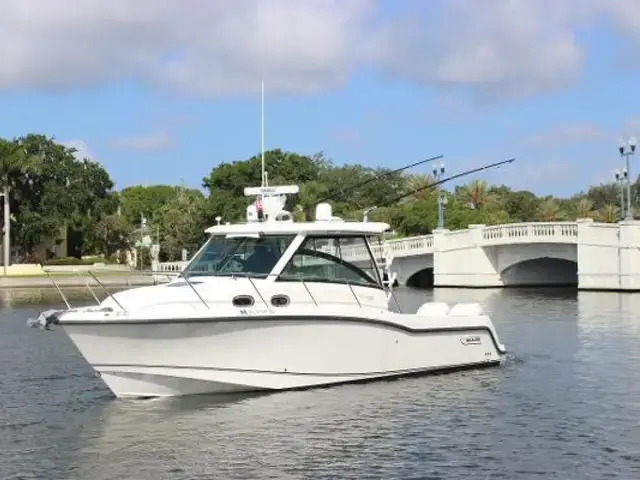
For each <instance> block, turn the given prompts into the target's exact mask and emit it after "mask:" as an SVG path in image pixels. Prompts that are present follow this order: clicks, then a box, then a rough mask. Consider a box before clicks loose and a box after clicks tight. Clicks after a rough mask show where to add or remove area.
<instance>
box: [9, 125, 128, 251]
mask: <svg viewBox="0 0 640 480" xmlns="http://www.w3.org/2000/svg"><path fill="white" fill-rule="evenodd" d="M1 149H2V152H3V153H2V154H1V155H2V158H3V159H4V160H2V165H1V166H0V168H2V169H3V170H2V171H3V172H4V174H5V175H4V177H5V179H8V182H9V183H10V184H11V189H12V193H13V194H12V195H11V210H12V212H13V214H14V216H15V218H16V228H15V229H14V235H15V237H14V241H15V243H17V245H18V246H19V247H21V248H22V250H23V251H24V252H25V254H27V255H31V254H32V253H33V250H34V248H35V247H36V246H37V245H38V244H40V242H41V241H42V240H43V239H44V238H46V237H51V238H52V239H53V241H54V243H57V244H59V243H61V241H62V239H64V238H65V237H67V236H68V235H67V233H68V230H69V229H72V230H76V231H80V232H85V231H87V230H88V229H90V228H92V226H93V225H94V224H95V223H96V221H98V220H99V219H100V218H101V216H103V215H107V214H109V213H111V212H112V211H113V209H114V208H115V207H116V201H115V199H116V196H115V192H113V186H114V185H113V182H112V181H111V178H110V177H109V174H108V173H107V172H106V170H104V168H103V167H102V166H101V165H100V164H98V163H96V162H92V161H90V160H88V159H83V160H77V159H76V157H75V150H74V149H71V148H68V147H65V146H63V145H60V144H58V143H56V142H55V140H54V139H53V138H49V137H46V136H44V135H36V134H29V135H26V136H24V137H20V138H17V139H14V140H11V141H7V140H3V141H2V146H1ZM12 158H13V160H10V159H12ZM7 159H9V160H7ZM81 237H82V235H81ZM80 243H82V241H81V242H80ZM82 247H83V245H82V244H81V245H78V248H76V249H74V250H76V251H77V252H78V253H81V252H82Z"/></svg>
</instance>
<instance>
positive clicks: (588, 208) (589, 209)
mask: <svg viewBox="0 0 640 480" xmlns="http://www.w3.org/2000/svg"><path fill="white" fill-rule="evenodd" d="M576 211H577V214H578V218H592V217H593V215H594V213H595V212H594V211H593V202H592V201H591V200H589V199H588V198H581V199H580V201H579V202H578V204H577V205H576Z"/></svg>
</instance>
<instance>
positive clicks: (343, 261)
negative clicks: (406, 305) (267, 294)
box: [278, 237, 380, 287]
mask: <svg viewBox="0 0 640 480" xmlns="http://www.w3.org/2000/svg"><path fill="white" fill-rule="evenodd" d="M351 258H353V259H354V262H352V261H351ZM278 280H283V281H300V280H304V281H308V282H330V283H347V282H348V283H350V284H352V285H362V286H368V287H380V281H379V278H378V274H377V272H376V268H375V264H374V262H373V259H372V258H371V256H370V254H369V251H368V249H367V245H366V243H365V239H364V237H348V238H347V237H307V239H306V240H305V241H304V243H303V244H302V245H301V246H300V248H299V249H298V250H297V251H296V253H295V254H294V255H293V257H292V258H291V260H290V261H289V263H288V264H287V265H286V267H285V268H284V269H283V270H282V273H281V274H280V276H279V277H278Z"/></svg>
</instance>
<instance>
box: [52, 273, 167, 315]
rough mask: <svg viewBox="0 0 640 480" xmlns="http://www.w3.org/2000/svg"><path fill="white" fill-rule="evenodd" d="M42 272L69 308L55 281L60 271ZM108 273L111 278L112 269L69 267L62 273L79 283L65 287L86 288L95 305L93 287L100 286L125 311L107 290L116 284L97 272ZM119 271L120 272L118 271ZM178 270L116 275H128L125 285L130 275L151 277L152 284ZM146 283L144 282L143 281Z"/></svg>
mask: <svg viewBox="0 0 640 480" xmlns="http://www.w3.org/2000/svg"><path fill="white" fill-rule="evenodd" d="M43 270H44V273H45V274H46V275H47V277H48V278H49V280H50V281H51V283H52V284H53V286H54V288H55V289H56V291H57V292H58V294H59V295H60V297H61V298H62V301H63V302H64V304H65V306H66V307H67V309H68V310H71V308H72V307H71V302H70V301H69V297H68V296H67V295H66V294H65V293H64V291H63V286H62V285H60V283H59V282H58V281H56V278H55V277H56V275H55V274H56V273H60V271H59V270H52V269H48V268H44V269H43ZM101 272H102V273H107V272H108V273H109V277H110V278H112V277H113V276H114V275H113V270H108V269H100V268H97V269H69V270H65V271H64V274H65V276H67V277H68V275H69V274H72V275H74V276H75V277H77V278H78V280H79V281H80V282H81V283H79V284H78V283H77V282H74V283H73V284H72V285H65V286H64V288H65V289H67V288H68V289H77V288H78V287H82V288H86V289H87V290H88V291H89V293H90V294H91V297H92V298H93V299H94V300H95V302H96V305H100V298H98V295H97V294H96V291H95V289H94V288H95V287H100V289H101V290H102V291H103V292H104V293H105V294H106V295H107V297H109V298H111V300H112V301H113V302H114V303H115V304H116V305H117V306H118V307H119V308H120V309H121V310H122V311H123V312H126V311H127V310H126V308H124V306H123V305H122V304H121V303H120V302H118V300H117V299H116V298H115V297H114V296H113V294H112V293H111V292H110V291H109V288H108V286H112V287H114V286H116V285H109V284H105V283H104V282H103V281H101V280H100V278H99V274H100V273H101ZM118 273H120V272H118ZM179 273H180V272H164V271H163V272H159V271H156V270H131V271H127V272H126V274H124V275H118V277H119V278H122V277H128V278H127V282H126V285H129V286H130V285H132V284H133V282H132V281H131V277H149V276H150V277H153V282H152V283H153V284H158V283H168V282H169V281H170V280H171V278H172V277H175V276H177V275H178V274H179ZM90 281H93V285H91V283H90ZM145 284H146V283H145ZM122 285H123V284H122V283H118V284H117V286H118V287H119V286H122Z"/></svg>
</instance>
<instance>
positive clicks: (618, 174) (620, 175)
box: [613, 168, 627, 218]
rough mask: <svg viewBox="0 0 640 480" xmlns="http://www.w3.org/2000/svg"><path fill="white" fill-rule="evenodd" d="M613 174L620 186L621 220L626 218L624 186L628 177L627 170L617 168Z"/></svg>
mask: <svg viewBox="0 0 640 480" xmlns="http://www.w3.org/2000/svg"><path fill="white" fill-rule="evenodd" d="M613 174H614V175H615V178H616V183H619V184H620V218H624V210H625V208H624V185H625V179H626V177H627V170H626V169H624V168H623V169H622V170H620V169H619V168H616V169H615V171H614V172H613Z"/></svg>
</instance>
